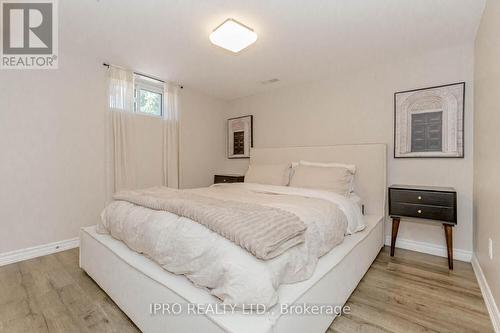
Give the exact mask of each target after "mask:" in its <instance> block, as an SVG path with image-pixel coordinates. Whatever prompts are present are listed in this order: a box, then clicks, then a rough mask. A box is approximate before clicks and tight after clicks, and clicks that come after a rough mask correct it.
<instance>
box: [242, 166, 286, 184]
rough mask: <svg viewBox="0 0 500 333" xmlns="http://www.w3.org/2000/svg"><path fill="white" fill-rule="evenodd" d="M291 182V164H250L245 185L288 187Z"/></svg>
mask: <svg viewBox="0 0 500 333" xmlns="http://www.w3.org/2000/svg"><path fill="white" fill-rule="evenodd" d="M289 181H290V164H289V163H286V164H250V165H249V167H248V171H247V173H246V174H245V183H256V184H266V185H278V186H287V185H288V182H289Z"/></svg>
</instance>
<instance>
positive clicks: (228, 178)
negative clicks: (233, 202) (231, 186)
mask: <svg viewBox="0 0 500 333" xmlns="http://www.w3.org/2000/svg"><path fill="white" fill-rule="evenodd" d="M244 180H245V176H241V175H215V176H214V184H218V183H243V181H244Z"/></svg>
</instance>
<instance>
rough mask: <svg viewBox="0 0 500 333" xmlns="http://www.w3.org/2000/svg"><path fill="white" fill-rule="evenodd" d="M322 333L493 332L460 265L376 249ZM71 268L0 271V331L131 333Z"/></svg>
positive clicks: (468, 272) (57, 259)
mask: <svg viewBox="0 0 500 333" xmlns="http://www.w3.org/2000/svg"><path fill="white" fill-rule="evenodd" d="M346 305H348V306H350V308H351V313H350V314H349V315H343V316H341V317H339V318H337V319H336V320H335V321H334V322H333V324H332V325H331V327H330V328H329V329H328V333H347V332H349V333H351V332H362V333H382V332H404V333H410V332H453V333H458V332H493V329H492V326H491V323H490V320H489V317H488V314H487V310H486V307H485V305H484V302H483V299H482V297H481V292H480V290H479V287H478V284H477V281H476V278H475V276H474V272H473V271H472V267H471V265H470V264H468V263H463V262H459V261H455V270H454V271H452V272H450V271H448V269H447V263H446V259H445V258H439V257H434V256H430V255H426V254H420V253H416V252H411V251H405V250H400V249H397V250H396V256H395V257H394V258H391V257H390V256H389V251H388V248H384V249H383V250H382V251H381V252H380V254H379V256H378V257H377V259H376V260H375V262H374V263H373V265H372V267H371V268H370V270H369V271H368V273H367V274H366V275H365V277H364V278H363V280H362V281H361V283H360V284H359V286H358V287H357V289H356V290H355V291H354V293H353V294H352V296H351V298H350V299H349V301H348V302H347V304H346ZM138 331H139V330H138V329H137V328H136V327H135V326H134V324H133V323H132V322H131V321H130V320H129V319H128V318H127V316H126V315H125V314H123V312H121V311H120V309H119V308H118V307H117V306H116V305H115V304H114V303H113V301H112V300H111V299H110V298H109V297H108V296H107V295H106V294H105V293H104V292H103V291H102V290H101V289H100V288H99V287H98V286H97V285H96V284H95V283H94V282H93V281H92V279H90V278H89V277H88V276H87V275H86V274H85V273H84V272H83V271H82V270H81V269H80V268H79V267H78V250H77V249H74V250H69V251H64V252H60V253H57V254H53V255H49V256H45V257H40V258H35V259H31V260H27V261H24V262H20V263H16V264H12V265H7V266H3V267H0V332H9V333H10V332H14V333H15V332H138Z"/></svg>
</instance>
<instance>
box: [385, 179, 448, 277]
mask: <svg viewBox="0 0 500 333" xmlns="http://www.w3.org/2000/svg"><path fill="white" fill-rule="evenodd" d="M389 215H390V216H391V217H392V236H391V257H392V256H394V248H395V246H396V238H397V237H398V230H399V222H400V221H401V217H414V218H422V219H428V220H434V221H439V223H441V224H443V226H444V233H445V237H446V247H447V250H448V267H449V268H450V269H453V230H452V227H453V226H455V225H456V224H457V192H456V191H455V189H453V188H451V187H435V186H407V185H392V186H391V187H389Z"/></svg>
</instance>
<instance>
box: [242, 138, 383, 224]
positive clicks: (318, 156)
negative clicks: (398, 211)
mask: <svg viewBox="0 0 500 333" xmlns="http://www.w3.org/2000/svg"><path fill="white" fill-rule="evenodd" d="M386 155H387V147H386V145H385V144H359V145H335V146H313V147H285V148H252V149H251V151H250V164H252V163H259V164H275V163H288V162H294V161H299V160H306V161H313V162H338V163H346V164H354V165H356V176H355V181H354V190H355V192H356V193H357V194H358V195H359V196H360V197H361V199H362V200H363V203H364V205H365V213H366V214H376V215H378V216H381V217H382V216H385V198H386V192H387V187H386V186H387V184H386V176H387V169H386V162H387V156H386Z"/></svg>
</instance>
